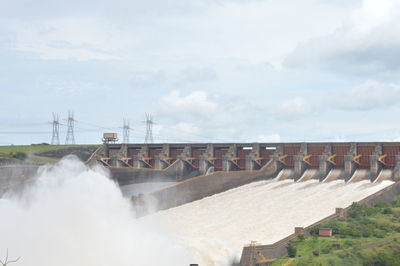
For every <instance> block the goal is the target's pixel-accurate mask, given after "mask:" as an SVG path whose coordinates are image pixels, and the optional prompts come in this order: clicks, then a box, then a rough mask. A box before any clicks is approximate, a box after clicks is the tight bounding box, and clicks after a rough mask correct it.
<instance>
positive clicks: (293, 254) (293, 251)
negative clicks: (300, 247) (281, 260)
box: [287, 244, 297, 258]
mask: <svg viewBox="0 0 400 266" xmlns="http://www.w3.org/2000/svg"><path fill="white" fill-rule="evenodd" d="M287 251H288V255H289V257H291V258H294V257H296V254H297V249H296V247H295V246H293V245H292V244H289V246H288V247H287Z"/></svg>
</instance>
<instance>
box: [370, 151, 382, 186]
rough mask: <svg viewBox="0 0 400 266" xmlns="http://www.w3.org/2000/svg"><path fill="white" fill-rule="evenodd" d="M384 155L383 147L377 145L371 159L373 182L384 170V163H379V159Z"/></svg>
mask: <svg viewBox="0 0 400 266" xmlns="http://www.w3.org/2000/svg"><path fill="white" fill-rule="evenodd" d="M381 155H382V145H376V146H375V151H374V154H373V155H371V156H370V157H369V164H370V172H371V182H374V181H375V179H376V178H377V177H378V175H379V173H380V171H381V170H382V166H383V165H382V163H381V162H380V161H379V157H380V156H381Z"/></svg>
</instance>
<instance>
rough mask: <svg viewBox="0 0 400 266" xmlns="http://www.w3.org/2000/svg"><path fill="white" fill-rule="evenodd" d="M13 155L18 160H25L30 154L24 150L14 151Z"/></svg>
mask: <svg viewBox="0 0 400 266" xmlns="http://www.w3.org/2000/svg"><path fill="white" fill-rule="evenodd" d="M10 154H11V157H13V158H15V159H18V160H25V159H26V158H27V157H28V156H27V155H26V153H24V152H20V151H19V152H12V153H10Z"/></svg>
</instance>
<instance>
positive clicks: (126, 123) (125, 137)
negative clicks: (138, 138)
mask: <svg viewBox="0 0 400 266" xmlns="http://www.w3.org/2000/svg"><path fill="white" fill-rule="evenodd" d="M122 129H123V142H122V143H124V144H128V143H129V131H130V130H131V128H130V126H129V120H126V119H124V126H123V127H122Z"/></svg>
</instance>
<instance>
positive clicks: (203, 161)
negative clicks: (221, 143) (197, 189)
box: [199, 143, 214, 175]
mask: <svg viewBox="0 0 400 266" xmlns="http://www.w3.org/2000/svg"><path fill="white" fill-rule="evenodd" d="M213 158H214V145H213V144H211V143H209V144H207V148H206V151H205V152H204V154H203V155H202V156H200V158H199V171H200V173H201V174H203V175H204V174H205V173H207V171H208V169H210V167H213V165H212V163H211V162H210V161H211V160H212V159H213Z"/></svg>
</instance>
